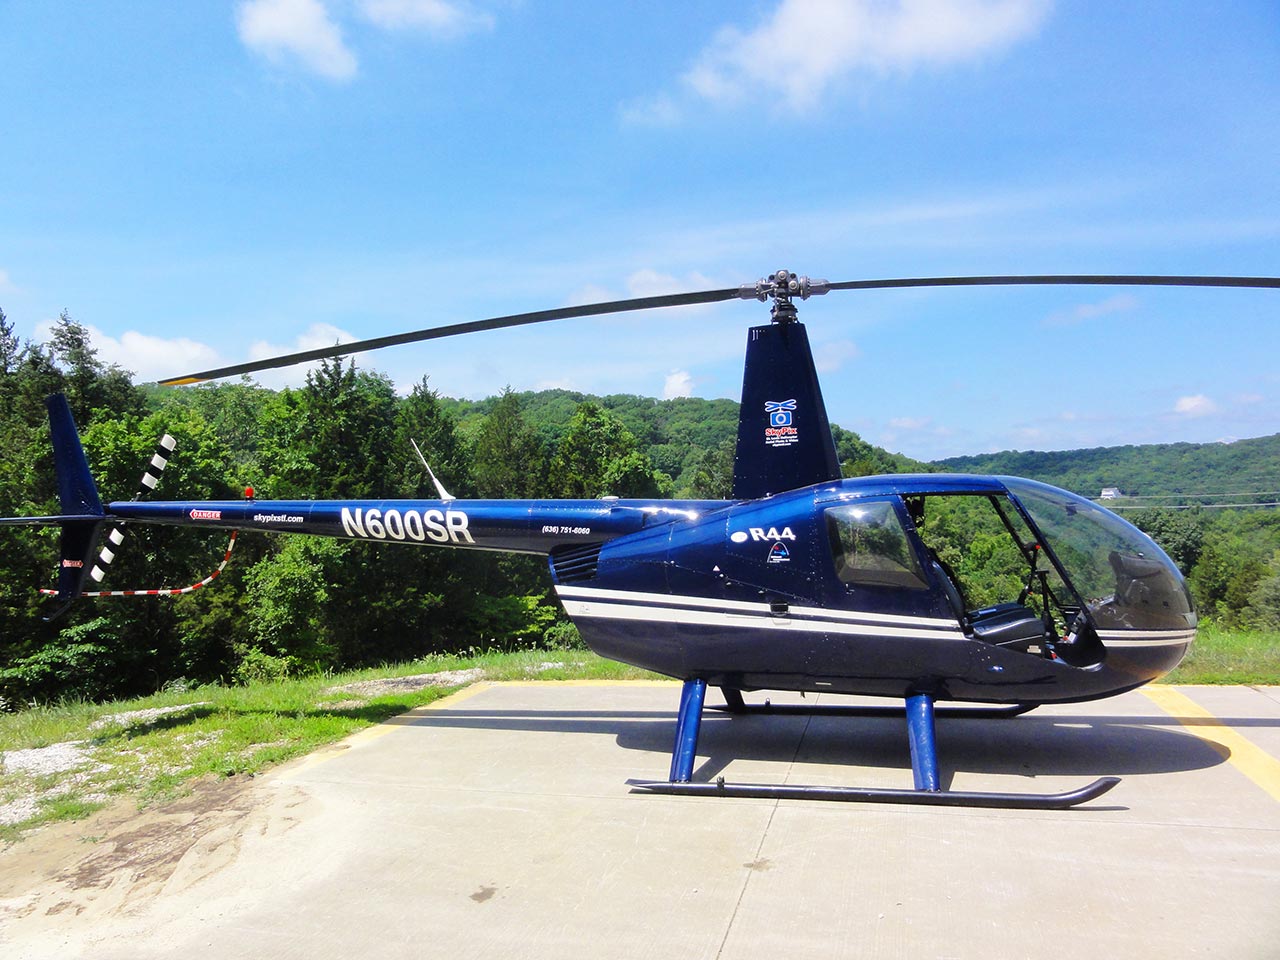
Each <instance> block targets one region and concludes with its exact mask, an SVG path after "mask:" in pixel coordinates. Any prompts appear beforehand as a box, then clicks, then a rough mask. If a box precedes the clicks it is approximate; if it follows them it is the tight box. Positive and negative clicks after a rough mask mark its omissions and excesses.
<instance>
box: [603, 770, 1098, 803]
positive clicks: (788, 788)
mask: <svg viewBox="0 0 1280 960" xmlns="http://www.w3.org/2000/svg"><path fill="white" fill-rule="evenodd" d="M1119 782H1120V778H1119V777H1101V778H1099V779H1097V780H1095V781H1093V783H1091V784H1089V785H1087V786H1084V787H1080V788H1079V789H1077V790H1069V791H1067V792H1066V793H979V792H967V791H962V790H887V789H878V788H874V787H802V786H797V785H791V784H777V785H774V784H768V783H725V782H724V779H723V778H720V779H717V780H716V781H715V782H714V783H671V782H668V781H665V780H628V781H627V784H628V785H629V786H630V787H631V788H632V789H633V790H637V791H643V792H646V793H664V794H672V795H675V796H693V797H754V798H758V799H766V800H843V801H854V802H858V803H916V804H926V805H932V806H939V807H1002V808H1005V809H1011V810H1066V809H1067V808H1068V807H1074V806H1075V805H1076V804H1080V803H1086V802H1088V801H1090V800H1095V799H1097V798H1098V797H1100V796H1102V795H1103V794H1104V793H1106V792H1107V791H1108V790H1110V789H1111V788H1112V787H1114V786H1115V785H1116V784H1117V783H1119Z"/></svg>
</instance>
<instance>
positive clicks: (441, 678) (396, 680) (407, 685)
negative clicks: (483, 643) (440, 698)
mask: <svg viewBox="0 0 1280 960" xmlns="http://www.w3.org/2000/svg"><path fill="white" fill-rule="evenodd" d="M483 675H484V671H483V670H479V669H475V670H441V671H440V672H439V673H419V674H415V675H414V676H411V677H383V678H381V679H378V680H357V681H356V682H355V683H344V684H343V685H342V686H340V687H330V688H329V689H328V690H326V691H325V692H326V693H354V694H359V695H362V696H366V697H383V696H386V695H387V694H389V693H413V692H414V691H415V690H422V689H424V688H426V687H456V686H459V685H461V684H464V683H471V682H472V681H473V680H479V679H480V677H482V676H483Z"/></svg>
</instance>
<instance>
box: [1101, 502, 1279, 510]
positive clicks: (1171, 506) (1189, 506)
mask: <svg viewBox="0 0 1280 960" xmlns="http://www.w3.org/2000/svg"><path fill="white" fill-rule="evenodd" d="M1094 503H1098V501H1097V500H1095V501H1094ZM1237 507H1280V500H1272V501H1268V502H1265V503H1165V504H1159V505H1157V506H1143V505H1142V504H1129V505H1127V506H1125V505H1123V504H1114V505H1113V504H1108V506H1107V509H1108V510H1225V509H1228V508H1232V509H1234V508H1237Z"/></svg>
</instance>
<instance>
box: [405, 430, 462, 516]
mask: <svg viewBox="0 0 1280 960" xmlns="http://www.w3.org/2000/svg"><path fill="white" fill-rule="evenodd" d="M409 442H410V443H411V444H413V452H414V453H416V454H417V455H418V459H419V460H421V461H422V466H423V469H425V470H426V471H427V476H428V477H430V478H431V482H432V483H434V484H435V486H436V493H438V494H440V499H441V500H444V501H446V502H448V501H450V500H456V499H458V498H457V497H455V496H454V495H453V494H451V493H450V492H449V491H448V490H446V489H445V488H444V484H442V483H441V482H440V481H439V480H437V479H436V475H435V474H434V473H432V472H431V465H430V464H429V463H427V458H426V457H424V456H423V455H422V451H421V450H419V449H418V441H416V440H414V439H413V437H410V438H409Z"/></svg>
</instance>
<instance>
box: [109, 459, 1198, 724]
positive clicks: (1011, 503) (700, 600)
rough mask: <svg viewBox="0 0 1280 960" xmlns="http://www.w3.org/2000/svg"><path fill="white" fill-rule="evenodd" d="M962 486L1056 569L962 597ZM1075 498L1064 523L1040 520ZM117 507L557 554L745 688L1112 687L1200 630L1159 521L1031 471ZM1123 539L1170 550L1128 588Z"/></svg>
mask: <svg viewBox="0 0 1280 960" xmlns="http://www.w3.org/2000/svg"><path fill="white" fill-rule="evenodd" d="M958 498H969V499H970V500H972V501H973V502H974V503H977V504H978V505H980V506H984V507H985V506H988V505H989V506H991V508H992V509H994V510H996V512H997V515H998V516H1000V517H1001V518H1002V519H1003V522H1004V524H1005V525H1006V526H1007V527H1008V534H1009V537H1010V540H1011V545H1010V546H1009V548H1008V553H1009V555H1010V556H1013V557H1016V556H1019V555H1020V556H1023V557H1025V558H1026V563H1027V571H1026V575H1027V577H1028V579H1029V581H1030V580H1035V579H1036V578H1037V577H1038V578H1039V581H1040V586H1042V587H1043V589H1041V590H1037V589H1035V588H1034V587H1029V588H1028V589H1027V590H1026V591H1025V592H1022V591H1019V593H1020V594H1021V595H1020V596H1009V597H1007V598H1004V599H1003V600H1002V601H1001V602H994V603H988V604H986V605H985V606H976V605H974V606H973V607H972V608H971V605H970V604H969V603H966V602H965V591H964V589H963V588H964V584H963V583H960V582H958V581H957V580H956V576H957V575H956V574H955V573H954V572H952V571H950V570H948V569H946V566H945V564H944V563H943V562H941V559H940V558H939V557H938V556H937V555H936V554H935V552H934V546H931V545H930V544H929V543H928V542H927V540H926V538H925V536H924V535H923V532H924V531H923V529H922V526H923V524H922V523H920V522H918V521H922V520H923V516H922V511H925V510H927V509H930V508H929V507H927V506H925V504H927V503H939V504H941V503H944V502H946V503H951V502H957V501H958ZM1030 501H1034V503H1032V504H1031V505H1030V507H1029V506H1028V503H1029V502H1030ZM1059 512H1060V514H1061V519H1062V520H1063V521H1064V522H1065V523H1066V524H1067V525H1066V526H1065V527H1063V529H1059V530H1053V531H1050V530H1046V529H1043V526H1048V525H1052V524H1054V523H1056V522H1057V521H1056V519H1055V518H1056V516H1057V514H1058V513H1059ZM107 513H108V516H110V517H115V518H118V519H120V520H124V521H127V520H141V521H146V522H151V523H162V524H165V523H167V524H179V525H183V526H201V527H231V528H241V529H258V530H273V531H282V532H283V531H288V532H292V533H307V534H313V535H321V536H332V537H341V538H346V539H353V540H366V541H373V542H378V543H402V544H418V545H423V546H448V547H453V548H458V549H479V550H499V551H511V552H520V553H534V554H544V555H547V556H548V557H549V558H550V569H551V574H552V579H553V582H554V584H555V589H556V592H557V594H558V595H559V598H560V600H561V602H562V603H563V604H564V607H565V609H566V611H567V613H568V614H569V616H570V618H571V619H572V620H573V621H574V622H575V623H576V624H577V626H578V628H579V630H580V632H581V634H582V636H583V639H584V640H585V641H586V643H587V645H588V646H590V647H591V648H592V649H593V650H595V651H596V652H597V653H599V654H601V655H603V656H606V657H609V658H612V659H616V660H621V661H624V662H627V663H631V664H635V665H637V666H641V667H644V668H646V669H650V670H654V671H656V672H658V673H662V674H666V675H668V676H672V677H676V678H681V679H689V678H693V677H697V678H700V679H702V680H705V681H706V682H708V683H710V684H712V685H717V686H723V687H727V688H732V689H740V690H755V689H774V690H804V691H828V692H833V693H846V694H869V695H877V696H891V697H902V696H909V695H912V694H914V693H928V694H930V695H932V696H934V697H936V698H938V699H943V700H963V701H976V702H990V703H1046V702H1055V701H1070V700H1086V699H1094V698H1097V697H1104V696H1108V695H1110V694H1114V693H1118V692H1121V691H1123V690H1126V689H1131V688H1133V687H1136V686H1139V685H1141V684H1143V683H1146V682H1148V681H1150V680H1153V679H1155V678H1157V677H1159V676H1161V675H1163V674H1164V673H1166V672H1168V671H1169V670H1171V669H1172V668H1173V667H1174V666H1176V665H1177V663H1178V662H1179V661H1180V660H1181V658H1182V656H1183V655H1184V654H1185V652H1186V650H1187V648H1188V646H1189V645H1190V643H1191V641H1192V639H1193V637H1194V633H1195V615H1194V612H1193V610H1192V607H1191V603H1190V598H1189V595H1188V594H1187V591H1186V587H1185V584H1184V583H1183V581H1182V578H1181V575H1180V574H1179V573H1178V571H1177V569H1176V567H1174V565H1173V564H1172V562H1171V561H1169V559H1168V558H1167V557H1166V556H1165V555H1164V554H1163V552H1162V551H1160V549H1159V548H1158V547H1157V546H1156V545H1155V544H1154V543H1153V542H1152V541H1150V540H1149V539H1148V538H1146V537H1145V536H1144V535H1143V534H1141V533H1140V532H1138V531H1137V530H1136V529H1135V528H1133V527H1132V526H1130V525H1129V524H1127V523H1126V522H1125V521H1123V520H1121V519H1120V518H1118V517H1116V516H1115V515H1114V514H1111V513H1109V512H1108V511H1105V510H1103V509H1102V508H1101V507H1099V506H1097V505H1096V504H1093V503H1092V502H1090V501H1087V500H1084V499H1083V498H1080V497H1076V496H1074V495H1073V494H1069V493H1066V492H1065V491H1060V490H1056V489H1055V488H1052V487H1047V486H1044V485H1042V484H1033V483H1031V482H1030V481H1024V480H1015V479H1013V478H998V477H975V476H951V475H932V474H924V475H904V476H886V477H866V478H858V479H847V480H841V481H832V482H827V483H820V484H814V485H812V486H809V487H806V488H802V489H799V490H794V491H790V492H788V493H784V494H779V495H775V496H769V497H764V498H761V499H757V500H747V501H723V500H697V501H670V500H665V501H648V500H619V499H615V498H608V499H604V500H578V501H539V500H528V501H524V500H520V501H513V500H452V501H442V500H421V501H420V500H382V501H223V502H207V501H206V502H169V503H159V502H121V503H113V504H111V505H110V506H109V507H108V508H107ZM1037 514H1040V515H1041V516H1040V520H1039V522H1038V521H1037V519H1036V515H1037ZM1073 525H1074V527H1075V528H1076V529H1075V530H1074V531H1073V530H1072V529H1071V528H1072V526H1073ZM1070 533H1074V534H1076V535H1074V536H1069V535H1068V534H1070ZM1079 534H1083V536H1080V535H1079ZM1082 551H1085V552H1086V553H1087V555H1083V554H1082ZM1089 551H1091V553H1088V552H1089ZM1109 557H1110V558H1112V559H1111V561H1110V563H1108V562H1107V560H1108V558H1109ZM1120 557H1133V558H1135V559H1134V560H1133V561H1132V562H1131V564H1132V563H1138V564H1141V563H1146V564H1148V565H1150V566H1151V570H1150V571H1146V572H1145V573H1144V575H1143V576H1142V577H1139V578H1137V579H1136V580H1134V582H1135V583H1137V582H1138V581H1139V580H1140V581H1141V583H1140V584H1139V586H1141V588H1142V589H1141V590H1130V591H1129V594H1130V595H1125V590H1124V587H1125V586H1126V584H1121V583H1118V582H1117V579H1118V578H1122V577H1123V576H1124V575H1125V574H1124V572H1123V571H1122V570H1121V569H1120V568H1119V567H1117V566H1116V565H1117V564H1121V563H1122V561H1121V560H1119V559H1115V558H1120ZM1037 565H1039V567H1040V570H1039V572H1036V566H1037ZM1126 569H1127V568H1126ZM1099 570H1101V571H1103V572H1104V573H1107V576H1108V579H1109V581H1110V582H1108V583H1107V584H1106V585H1105V586H1106V590H1105V593H1104V592H1102V591H1101V588H1098V587H1097V586H1096V585H1095V583H1094V582H1092V581H1096V580H1097V578H1098V571H1099ZM1082 576H1083V578H1084V579H1085V580H1087V581H1090V582H1088V583H1080V582H1079V581H1080V580H1081V578H1082ZM1130 579H1134V578H1130Z"/></svg>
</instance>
